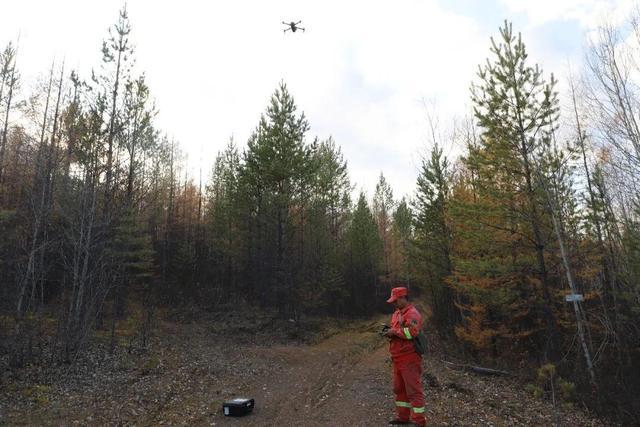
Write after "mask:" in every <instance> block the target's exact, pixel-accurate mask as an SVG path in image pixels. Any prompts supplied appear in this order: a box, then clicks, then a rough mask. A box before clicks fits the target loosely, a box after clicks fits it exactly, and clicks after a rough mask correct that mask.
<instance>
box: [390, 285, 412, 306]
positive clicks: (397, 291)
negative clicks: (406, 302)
mask: <svg viewBox="0 0 640 427" xmlns="http://www.w3.org/2000/svg"><path fill="white" fill-rule="evenodd" d="M408 294H409V292H408V291H407V288H405V287H403V286H401V287H398V288H393V289H391V297H390V298H389V299H388V300H387V302H388V303H392V302H394V301H395V300H397V299H398V298H400V297H406V296H407V295H408Z"/></svg>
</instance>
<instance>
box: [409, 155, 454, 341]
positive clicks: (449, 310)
mask: <svg viewBox="0 0 640 427" xmlns="http://www.w3.org/2000/svg"><path fill="white" fill-rule="evenodd" d="M430 154H431V155H430V157H429V158H424V159H423V160H422V165H421V168H420V174H419V175H418V182H417V190H416V195H415V199H414V202H413V207H414V211H415V218H414V221H413V222H414V224H415V235H414V239H413V251H412V255H413V258H414V259H415V260H414V261H413V262H412V265H414V266H415V269H416V276H417V278H418V283H419V286H420V287H421V288H422V289H424V290H425V291H427V293H428V295H429V296H430V299H431V303H432V309H433V315H434V316H433V320H434V323H435V324H436V325H437V327H438V329H439V330H440V331H441V332H449V331H450V330H451V328H452V327H453V325H454V324H455V323H456V321H457V311H456V309H455V307H454V305H453V296H452V293H451V290H450V289H449V286H448V285H447V284H446V283H445V278H446V277H448V276H449V275H450V274H451V269H452V264H451V230H450V225H449V223H448V217H449V206H448V205H449V198H450V190H449V186H450V182H451V176H450V175H451V172H450V170H449V164H448V161H447V158H446V157H444V156H443V154H442V149H441V148H440V147H439V146H438V145H437V144H436V145H435V146H434V147H433V149H432V150H431V153H430Z"/></svg>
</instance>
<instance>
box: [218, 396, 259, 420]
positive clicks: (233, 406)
mask: <svg viewBox="0 0 640 427" xmlns="http://www.w3.org/2000/svg"><path fill="white" fill-rule="evenodd" d="M254 403H255V402H254V400H253V399H245V398H237V399H232V400H229V401H227V402H224V403H223V405H222V412H223V413H224V415H225V416H232V417H239V416H242V415H247V414H248V413H250V412H251V411H253V406H254Z"/></svg>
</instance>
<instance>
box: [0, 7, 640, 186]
mask: <svg viewBox="0 0 640 427" xmlns="http://www.w3.org/2000/svg"><path fill="white" fill-rule="evenodd" d="M123 4H124V3H123V2H122V1H115V0H113V1H112V0H102V1H97V0H41V1H35V0H21V1H12V2H4V4H3V6H2V14H1V15H0V45H6V43H8V42H9V41H11V40H15V39H16V37H17V36H18V34H19V35H20V53H19V55H20V57H19V59H18V61H19V63H18V67H19V69H20V71H21V72H22V75H23V78H24V81H25V82H26V87H25V88H24V94H25V96H26V95H27V94H28V92H29V90H31V89H30V87H29V84H33V83H34V82H36V81H37V79H38V78H41V77H42V76H43V75H44V74H45V73H46V72H47V70H48V69H49V68H50V66H51V62H52V61H53V60H57V61H60V60H61V59H63V58H64V60H65V62H66V64H67V67H68V68H72V69H76V70H77V71H78V72H79V73H80V75H81V76H84V77H85V78H88V77H89V76H90V72H91V69H92V68H95V69H97V68H98V67H99V63H100V59H101V54H100V48H101V46H102V41H103V40H104V39H106V37H107V30H108V28H109V26H111V25H112V24H113V23H114V22H115V21H116V19H117V16H118V10H119V9H120V8H121V7H122V6H123ZM633 7H634V2H633V1H632V0H608V1H604V0H535V1H533V0H422V1H418V0H398V1H394V2H391V1H388V0H386V1H378V0H366V1H364V0H362V1H361V0H349V1H346V0H335V1H334V0H323V1H303V0H296V1H288V0H281V1H280V0H271V1H268V2H267V1H264V0H262V1H261V0H254V1H247V0H234V1H224V2H223V1H204V0H203V1H196V0H181V1H179V2H177V1H161V0H156V1H150V0H128V2H127V10H128V12H129V17H130V20H131V25H132V40H133V42H134V46H135V56H136V70H137V71H138V72H141V71H144V73H145V75H146V78H147V82H148V84H149V86H150V88H151V91H152V94H153V96H154V98H155V102H156V106H157V108H158V110H159V114H158V116H157V119H156V124H157V126H158V127H160V128H161V129H162V130H163V131H164V132H166V133H167V134H168V135H169V136H170V137H173V138H175V139H176V140H177V141H178V142H179V143H180V145H181V147H182V149H183V150H184V151H185V152H186V153H187V155H188V158H189V160H188V163H189V167H190V168H191V170H192V171H194V174H193V175H194V176H197V170H198V169H199V168H200V167H202V168H203V170H204V171H205V174H206V172H207V171H208V170H210V168H211V166H212V164H213V160H214V158H215V155H216V153H217V152H218V150H221V149H223V148H224V147H225V146H226V144H227V143H228V141H229V138H230V137H233V138H234V140H235V142H236V143H237V144H238V145H239V146H240V147H243V146H245V144H246V141H247V139H248V137H249V135H250V134H251V132H252V131H253V129H254V128H255V127H256V125H257V123H258V121H259V118H260V115H261V114H262V113H263V112H264V111H265V109H266V107H267V105H268V102H269V97H270V96H271V94H272V93H273V92H274V90H275V89H276V87H277V86H278V84H279V82H281V81H284V82H285V83H286V84H287V86H288V88H289V90H290V92H291V93H292V94H293V96H294V98H295V100H296V103H297V105H298V108H299V110H300V111H303V112H304V113H305V115H306V117H307V119H308V120H309V123H310V125H311V130H310V132H309V134H308V140H309V141H310V140H312V139H313V138H314V137H316V136H317V137H318V138H320V139H326V138H328V137H333V139H334V140H335V141H336V143H337V144H338V145H339V146H340V147H341V148H342V152H343V154H344V156H345V158H346V160H347V162H348V165H349V171H350V175H351V180H352V183H353V184H354V185H355V186H356V189H360V188H362V189H364V190H365V191H367V193H368V195H369V196H371V195H372V193H373V190H374V188H375V184H376V182H377V180H378V177H379V175H380V173H384V175H385V177H386V178H387V181H389V182H390V184H391V185H392V187H393V189H394V195H395V196H396V198H399V197H401V196H402V195H408V196H411V195H412V194H413V192H414V189H415V180H416V177H417V175H418V171H419V167H420V163H421V156H422V155H423V154H424V153H426V152H427V151H428V150H429V149H430V147H431V145H432V143H433V142H432V140H431V138H430V137H429V135H430V132H429V130H428V129H429V128H428V122H427V111H429V112H430V115H431V116H432V117H436V118H437V121H438V123H439V126H440V129H441V132H442V133H443V134H446V132H447V129H449V128H450V126H451V123H452V122H453V120H456V119H458V120H459V119H461V118H463V117H465V116H466V115H468V114H469V111H470V103H469V88H470V84H471V82H472V81H473V80H474V78H475V75H476V72H477V67H478V65H479V64H481V63H483V62H484V61H485V59H486V58H487V57H488V56H489V47H490V37H491V36H496V35H497V34H498V27H499V26H500V25H501V24H502V23H503V21H504V20H505V19H508V20H509V21H512V22H513V26H514V30H515V31H518V32H522V35H523V40H524V41H525V44H526V45H527V47H528V49H529V57H530V59H531V60H532V61H535V62H537V63H539V64H540V65H541V66H542V68H543V69H544V71H545V72H546V73H547V74H548V73H550V72H553V73H554V74H555V75H556V77H557V78H558V79H559V81H560V85H559V91H560V94H561V101H562V95H563V93H564V92H565V90H566V84H565V83H563V80H564V78H565V77H566V76H567V74H568V70H569V64H571V69H572V70H579V68H580V63H581V62H582V59H583V52H584V47H585V40H586V37H587V36H588V33H589V31H590V30H592V29H594V28H595V27H596V26H597V25H598V24H599V23H601V22H602V20H603V19H613V20H617V19H621V18H623V17H625V16H626V15H627V14H628V13H629V12H630V11H631V9H632V8H633ZM291 20H296V21H297V20H302V24H301V25H302V26H304V27H305V28H306V31H305V32H303V33H302V32H296V33H291V32H287V33H286V34H285V33H283V29H284V26H283V25H282V24H281V21H291ZM444 150H445V154H448V155H449V156H453V157H455V156H456V155H457V154H459V153H460V148H459V147H455V146H454V145H452V144H451V143H447V142H446V141H445V144H444Z"/></svg>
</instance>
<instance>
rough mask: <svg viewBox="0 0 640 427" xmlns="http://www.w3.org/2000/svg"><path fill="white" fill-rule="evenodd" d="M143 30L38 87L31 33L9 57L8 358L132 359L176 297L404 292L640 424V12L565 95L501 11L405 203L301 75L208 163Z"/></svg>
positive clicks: (1, 211) (607, 31)
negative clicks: (330, 121) (87, 67)
mask: <svg viewBox="0 0 640 427" xmlns="http://www.w3.org/2000/svg"><path fill="white" fill-rule="evenodd" d="M132 27H133V29H132ZM134 27H135V26H132V24H131V22H130V21H129V17H128V15H127V12H126V9H122V10H121V12H120V13H119V16H118V17H117V20H116V22H115V23H114V24H113V26H112V27H111V28H110V29H109V32H108V34H107V35H106V36H105V41H104V44H103V46H102V47H101V49H102V50H101V51H102V62H101V63H99V64H96V65H95V68H94V71H93V72H92V73H91V75H88V76H81V75H78V73H77V72H76V71H74V70H70V69H69V68H68V66H66V65H65V64H64V63H63V62H62V61H54V62H53V63H52V65H51V68H50V69H49V70H43V76H44V77H43V78H42V81H39V82H38V84H37V85H32V86H33V87H35V88H36V89H34V90H33V91H32V92H31V91H29V92H28V91H27V90H26V89H25V88H26V87H27V85H26V84H25V83H27V82H24V81H23V80H22V78H21V70H20V54H21V52H20V50H19V47H18V46H17V45H16V43H15V42H9V43H8V44H6V47H4V49H3V50H2V52H1V54H0V368H1V369H2V370H5V369H9V370H20V369H22V368H23V367H24V366H26V365H30V364H52V363H59V364H70V365H73V364H74V363H75V361H76V360H77V358H78V357H80V356H81V355H82V353H83V352H84V351H85V350H86V349H87V348H88V347H89V346H90V345H91V342H92V340H93V339H94V337H95V336H96V335H100V336H102V337H107V340H108V342H109V345H108V346H106V347H105V351H114V348H115V347H117V346H119V345H121V342H120V341H119V340H118V337H117V335H118V330H119V325H121V324H122V323H123V322H126V321H127V319H131V318H132V316H135V323H136V328H137V332H136V333H137V335H136V337H137V339H139V342H140V344H139V345H140V346H143V347H144V346H146V342H147V340H148V339H149V337H150V336H151V334H152V331H153V328H154V323H155V321H156V318H157V317H158V315H159V314H158V313H159V310H160V309H161V308H163V307H164V308H166V307H171V308H172V309H174V310H177V311H180V310H192V309H193V307H197V309H198V310H203V311H209V312H213V311H216V310H224V309H228V304H229V303H230V302H240V301H242V303H243V304H247V305H248V306H249V307H252V310H263V311H270V312H274V313H277V316H278V317H280V318H282V319H285V320H288V321H289V320H290V321H291V322H298V321H300V320H302V319H304V318H305V317H316V318H338V319H344V318H347V319H349V318H369V317H371V316H374V315H376V314H379V313H381V312H384V310H385V309H386V308H385V305H386V304H385V300H386V298H387V296H388V293H389V289H390V288H391V287H393V286H396V285H397V284H405V285H406V286H408V287H409V288H410V289H411V292H412V294H413V295H416V298H418V299H420V300H422V301H425V302H426V303H427V304H428V306H429V309H430V312H429V317H428V321H427V322H426V323H427V324H428V328H430V330H431V331H432V333H433V335H434V336H435V335H437V336H438V337H440V338H439V339H443V340H445V341H446V342H448V343H450V345H451V346H452V347H451V348H455V349H456V350H455V351H456V352H457V353H458V354H460V355H461V357H465V358H466V359H468V360H471V361H474V362H475V363H480V364H487V365H492V366H503V367H510V368H512V369H518V370H521V371H523V372H527V373H528V374H529V375H532V376H535V375H538V376H543V377H544V376H545V375H546V377H545V378H547V379H548V381H547V382H546V383H544V384H542V385H540V386H533V387H532V390H531V391H532V393H533V394H536V393H544V392H545V391H546V389H547V388H549V387H551V388H555V389H557V390H561V392H562V393H565V394H567V395H569V394H572V395H574V396H576V397H574V400H576V401H581V402H585V404H586V405H587V406H589V409H590V410H592V411H594V412H595V413H598V414H601V415H602V416H605V417H609V419H611V420H614V421H615V422H618V423H623V424H624V423H628V424H632V423H637V422H640V400H638V398H637V396H638V395H639V394H640V371H639V370H638V367H639V366H640V321H639V320H640V190H639V189H638V186H639V185H640V124H639V123H640V77H639V76H640V68H639V67H640V65H639V64H640V15H635V16H632V17H630V18H629V19H628V20H627V21H626V22H625V23H624V25H622V26H614V25H612V24H606V23H603V24H602V25H601V26H600V27H599V28H598V30H597V32H596V33H595V35H594V36H593V39H592V40H590V41H589V43H588V44H587V47H585V52H584V55H585V58H586V60H585V64H584V66H583V68H582V69H579V70H576V73H575V75H569V76H563V77H561V79H562V80H564V82H563V87H566V88H569V91H567V93H564V91H563V92H560V91H559V89H558V80H557V79H558V78H560V77H557V75H554V74H553V73H551V72H550V71H549V70H545V69H543V67H542V65H543V64H538V63H536V59H535V58H531V57H529V56H528V51H527V48H526V44H525V42H526V41H525V40H523V39H522V37H521V36H520V34H519V33H518V31H517V29H514V28H513V26H512V24H510V23H509V22H507V21H505V23H504V25H503V26H501V27H500V28H499V30H497V31H496V33H495V36H494V38H493V39H492V40H491V41H487V51H486V57H487V60H486V62H483V63H481V64H479V65H478V72H477V76H476V78H475V80H474V81H473V82H459V84H461V85H469V86H470V91H469V102H470V105H471V106H472V111H471V112H470V114H469V116H468V117H467V118H465V119H464V120H459V121H456V124H455V125H454V126H452V127H451V129H446V130H445V131H444V132H436V130H435V129H434V127H433V126H432V128H431V129H428V130H425V133H428V134H429V138H430V140H431V144H430V145H429V147H428V148H427V149H426V151H425V153H423V154H424V155H423V156H422V157H421V165H420V169H419V174H418V178H417V182H416V183H415V188H414V189H407V191H408V194H407V195H406V196H404V195H403V196H400V197H398V195H395V194H394V192H393V191H392V186H391V185H390V183H389V182H388V180H387V178H385V175H384V171H382V172H381V173H380V175H379V181H378V182H377V184H376V186H375V192H374V193H373V194H366V193H365V192H364V191H361V190H359V187H358V184H362V183H355V182H352V180H351V179H350V175H349V168H348V159H346V158H345V156H344V155H343V153H342V151H341V148H340V141H334V140H333V139H332V138H328V139H326V140H322V139H319V138H317V137H315V136H314V135H312V134H311V133H310V124H309V121H308V120H307V118H306V117H305V114H304V112H303V111H302V110H303V107H304V106H300V105H298V104H296V102H295V100H294V94H292V93H291V92H290V91H289V89H288V87H287V84H286V82H284V81H282V82H281V83H280V84H278V85H277V87H275V88H274V90H273V94H272V96H271V98H270V99H265V109H264V112H263V114H262V115H261V116H260V117H256V125H255V128H254V129H253V131H252V133H251V136H250V138H249V139H248V140H247V141H235V140H233V139H230V140H229V141H228V143H227V145H226V148H225V149H224V150H222V151H221V152H220V153H219V154H218V156H217V158H216V160H215V163H214V164H213V165H211V167H210V169H209V170H205V171H203V173H201V176H200V177H197V176H191V175H192V174H190V173H189V168H188V166H187V164H186V160H185V156H184V154H183V152H182V151H181V148H180V143H179V141H175V140H174V139H172V138H170V137H168V136H166V135H167V134H166V131H167V130H166V129H165V130H163V129H160V128H159V127H158V126H157V125H156V121H155V119H156V114H157V110H156V107H155V104H154V97H153V91H152V88H150V87H149V86H148V85H147V81H146V79H145V75H144V73H143V74H136V73H135V72H134V68H133V67H132V64H133V60H134V57H135V52H134V51H133V49H132V37H133V35H134V34H135V31H134V29H135V28H134ZM96 48H99V46H97V47H96ZM29 87H31V86H29ZM431 123H432V122H431ZM432 125H433V123H432ZM439 135H444V136H439ZM451 143H456V144H457V145H458V146H460V147H463V148H464V150H463V153H462V154H461V155H460V156H455V157H452V158H447V156H445V155H444V151H443V147H444V146H448V145H449V144H451Z"/></svg>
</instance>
